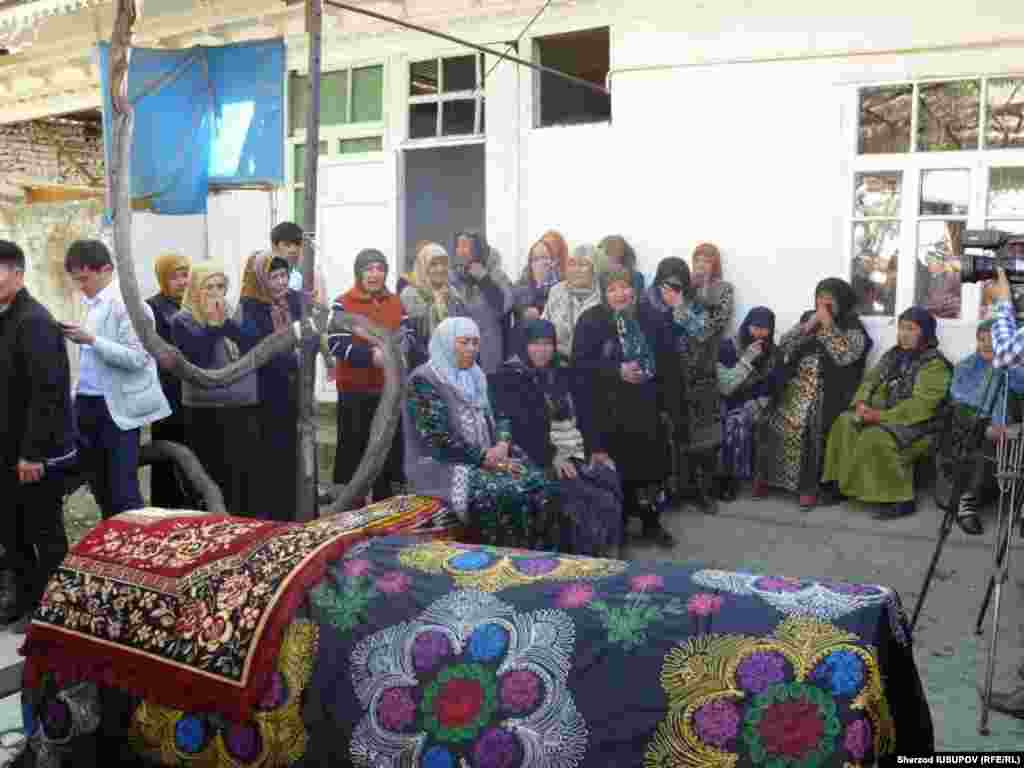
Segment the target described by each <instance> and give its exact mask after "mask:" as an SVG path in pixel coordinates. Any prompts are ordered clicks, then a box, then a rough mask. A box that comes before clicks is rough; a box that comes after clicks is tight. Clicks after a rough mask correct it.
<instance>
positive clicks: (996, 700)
mask: <svg viewBox="0 0 1024 768" xmlns="http://www.w3.org/2000/svg"><path fill="white" fill-rule="evenodd" d="M978 694H979V696H980V697H982V698H984V691H981V690H979V691H978ZM988 705H989V707H990V708H991V709H992V710H993V711H994V712H1001V713H1002V714H1004V715H1009V716H1010V717H1016V718H1018V719H1020V720H1024V685H1022V686H1021V687H1020V688H1016V689H1015V690H1012V691H1010V692H1009V693H998V692H996V691H992V698H991V699H990V700H989V703H988Z"/></svg>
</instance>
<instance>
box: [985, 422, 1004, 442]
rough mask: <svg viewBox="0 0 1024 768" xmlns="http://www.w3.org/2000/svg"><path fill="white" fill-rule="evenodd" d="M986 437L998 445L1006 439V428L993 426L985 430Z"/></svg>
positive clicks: (999, 425) (1000, 425)
mask: <svg viewBox="0 0 1024 768" xmlns="http://www.w3.org/2000/svg"><path fill="white" fill-rule="evenodd" d="M985 437H987V438H988V439H989V440H991V441H992V442H993V443H998V442H999V441H1000V440H1002V439H1003V438H1004V437H1006V427H1004V426H1003V425H1002V424H993V425H991V426H990V427H988V429H986V430H985Z"/></svg>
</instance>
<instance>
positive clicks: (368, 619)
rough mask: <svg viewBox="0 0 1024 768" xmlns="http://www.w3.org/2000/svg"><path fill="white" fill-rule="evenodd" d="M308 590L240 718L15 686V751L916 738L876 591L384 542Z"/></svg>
mask: <svg viewBox="0 0 1024 768" xmlns="http://www.w3.org/2000/svg"><path fill="white" fill-rule="evenodd" d="M308 596H309V600H308V602H307V604H306V605H304V606H303V610H302V613H301V615H300V616H298V617H296V618H295V619H293V621H292V622H291V624H290V625H289V627H288V630H287V636H286V641H285V645H284V647H283V650H282V654H281V658H280V659H279V662H278V672H279V674H278V675H277V676H276V677H275V680H276V681H277V683H276V685H275V686H273V687H272V689H270V690H268V693H267V695H266V697H265V698H264V700H262V701H261V702H260V705H259V707H258V708H257V711H256V712H255V713H254V715H253V718H252V720H251V721H250V722H247V723H241V724H232V723H227V722H223V721H222V720H221V719H219V718H218V717H216V716H214V715H211V714H210V713H208V712H204V711H202V709H201V708H200V707H195V706H193V707H191V708H189V707H185V708H183V709H177V710H176V709H169V708H167V707H163V706H160V705H156V704H153V703H152V702H149V701H145V700H138V699H135V698H131V697H128V698H129V699H130V700H129V701H128V702H127V703H125V704H123V705H121V704H119V705H118V706H117V707H114V708H112V707H109V706H108V705H109V702H110V701H111V700H112V699H111V697H109V696H108V698H107V699H106V702H107V703H105V704H102V705H101V703H100V697H101V695H102V694H103V693H104V692H103V691H102V690H100V691H98V690H97V689H96V688H95V687H92V688H90V687H89V686H85V687H82V686H77V687H76V686H74V685H68V686H66V687H65V688H64V689H63V690H61V691H59V692H57V693H56V694H55V695H54V693H52V692H51V693H46V692H40V691H37V690H30V691H26V698H27V701H28V702H29V704H30V707H31V708H32V709H31V712H29V713H28V714H27V715H26V721H27V723H28V725H27V727H28V729H29V732H30V733H31V737H30V744H31V745H32V749H33V750H34V754H38V755H43V754H53V752H52V750H56V749H60V750H65V752H64V753H65V754H70V753H71V752H70V750H74V754H75V755H76V756H77V755H78V754H85V753H86V752H88V751H89V748H90V747H89V744H90V742H89V739H92V744H93V747H92V748H93V750H94V753H96V752H97V751H98V750H99V749H100V747H99V745H101V744H108V745H109V744H125V743H126V744H129V745H131V749H132V750H133V755H134V756H142V757H144V759H145V763H144V764H145V765H156V764H160V765H181V764H186V763H187V764H195V765H204V766H225V767H227V766H240V765H292V766H302V767H304V768H307V767H308V768H312V766H327V765H329V766H350V765H354V766H372V768H399V767H401V768H466V767H467V766H468V767H471V768H589V767H591V766H592V767H593V768H605V767H606V766H616V768H618V767H619V766H623V767H625V766H629V767H630V768H632V767H634V766H645V768H669V767H670V766H671V767H688V768H689V767H692V768H703V767H704V766H715V767H719V768H732V767H733V766H773V768H775V767H777V768H783V766H794V767H796V766H800V767H805V766H806V767H807V768H810V767H811V766H815V767H817V766H837V767H840V766H842V767H844V768H845V766H851V767H852V766H868V765H872V764H874V763H875V761H876V758H877V759H878V762H879V763H880V764H882V765H886V764H888V763H890V762H891V763H893V764H895V762H896V761H895V755H896V754H897V753H899V754H903V755H909V754H922V753H925V754H926V753H930V752H931V750H932V749H933V747H934V737H933V731H932V722H931V714H930V711H929V709H928V705H927V702H926V700H925V698H924V693H923V689H922V686H921V682H920V679H919V677H918V673H917V668H916V666H915V662H914V658H913V653H912V647H911V637H910V632H909V628H908V624H907V621H906V617H905V615H904V613H903V610H902V608H901V606H900V601H899V598H898V596H897V595H896V593H895V592H893V591H892V590H891V589H888V588H886V587H881V586H875V585H866V584H845V583H839V582H831V581H811V580H804V579H793V578H788V577H783V576H768V575H759V574H755V573H747V572H741V571H725V570H715V569H706V568H702V567H700V566H694V565H680V564H672V563H646V562H634V563H625V562H621V561H615V560H601V559H590V558H584V557H572V556H566V555H558V554H550V553H540V552H530V551H525V550H509V549H498V548H493V547H484V546H474V545H467V544H456V543H453V542H450V541H424V540H423V539H422V538H415V537H406V536H394V537H391V536H389V537H383V538H375V539H371V540H368V541H362V542H360V543H358V544H356V545H354V546H353V547H351V548H350V549H349V550H348V551H347V552H346V553H345V554H344V555H343V556H342V557H341V558H340V559H338V560H337V561H335V562H334V563H332V564H330V565H329V566H328V567H327V569H326V572H325V574H324V578H323V580H322V581H321V582H320V583H319V584H317V585H316V586H315V587H314V588H312V589H311V590H310V591H309V593H308ZM107 693H109V691H108V692H107ZM62 696H63V697H64V698H63V699H61V697H62ZM55 701H56V702H57V704H58V705H60V704H61V702H62V701H63V702H64V703H65V704H67V706H64V707H63V709H62V708H61V706H54V705H53V702H55ZM72 704H73V705H74V706H73V707H72V706H71V705H72ZM51 713H56V716H55V715H54V714H51ZM61 713H65V714H64V715H61ZM68 713H71V714H68ZM118 713H122V714H121V716H119V715H118ZM101 721H102V722H101ZM112 759H117V760H121V761H122V762H121V763H118V764H124V763H123V760H124V758H123V757H122V756H117V757H115V758H108V759H107V760H106V763H110V762H111V760H112ZM106 763H105V762H103V761H101V760H98V761H97V763H96V764H98V765H103V764H106ZM74 764H78V763H77V762H76V763H74Z"/></svg>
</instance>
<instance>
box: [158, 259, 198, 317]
mask: <svg viewBox="0 0 1024 768" xmlns="http://www.w3.org/2000/svg"><path fill="white" fill-rule="evenodd" d="M191 266H192V260H191V259H190V258H189V257H188V256H183V255H182V254H180V253H162V254H160V255H159V256H157V257H156V261H155V262H154V264H153V267H154V269H155V271H156V279H157V282H158V283H159V284H160V293H162V294H163V295H164V296H166V297H167V298H168V299H170V300H171V301H173V302H174V303H175V304H180V303H181V299H182V296H183V295H184V294H182V295H174V294H172V293H171V289H170V282H171V275H173V274H174V273H175V271H177V270H179V269H190V268H191Z"/></svg>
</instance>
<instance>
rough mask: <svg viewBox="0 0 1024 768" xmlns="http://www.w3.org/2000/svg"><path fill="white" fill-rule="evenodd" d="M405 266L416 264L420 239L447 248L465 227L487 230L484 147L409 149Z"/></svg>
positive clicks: (462, 146)
mask: <svg viewBox="0 0 1024 768" xmlns="http://www.w3.org/2000/svg"><path fill="white" fill-rule="evenodd" d="M404 154H405V158H404V159H405V190H404V191H405V209H404V211H403V213H404V215H405V227H404V229H405V232H404V235H405V236H404V238H403V240H404V243H405V257H404V269H405V270H411V269H412V268H413V266H414V260H415V258H416V254H415V253H414V250H415V247H416V243H418V242H419V241H421V240H430V241H433V242H437V243H440V244H441V245H443V246H444V247H445V248H446V249H450V247H451V239H452V235H454V234H455V233H456V232H458V231H459V230H461V229H477V230H480V231H483V229H484V215H485V209H484V145H483V144H482V143H478V144H461V145H459V146H454V147H427V148H423V149H407V150H405V153H404Z"/></svg>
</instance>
